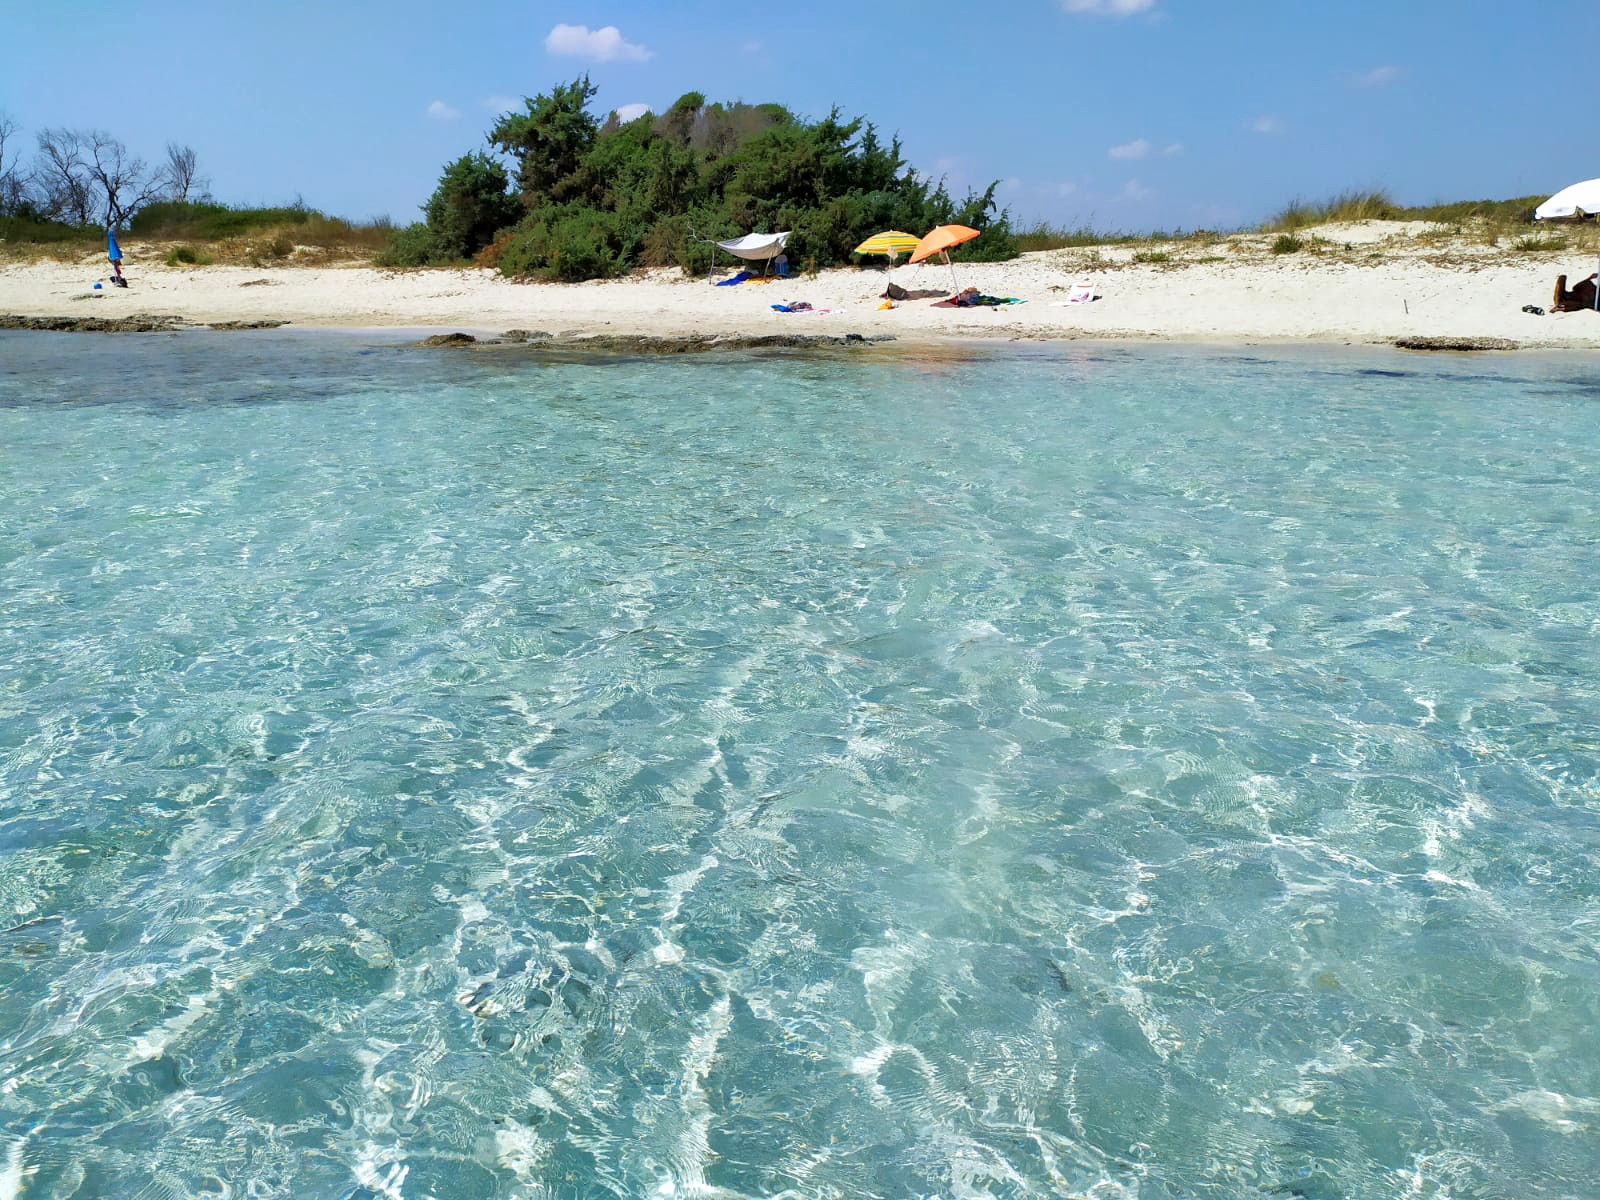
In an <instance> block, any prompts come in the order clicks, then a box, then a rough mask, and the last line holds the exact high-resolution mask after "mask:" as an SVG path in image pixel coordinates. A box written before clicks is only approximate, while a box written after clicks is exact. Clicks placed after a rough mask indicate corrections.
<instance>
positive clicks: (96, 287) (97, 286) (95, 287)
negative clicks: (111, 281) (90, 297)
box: [94, 283, 101, 292]
mask: <svg viewBox="0 0 1600 1200" xmlns="http://www.w3.org/2000/svg"><path fill="white" fill-rule="evenodd" d="M100 288H101V285H100V284H98V283H97V284H95V285H94V290H95V291H97V292H98V291H99V290H100Z"/></svg>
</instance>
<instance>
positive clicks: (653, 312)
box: [0, 222, 1600, 348]
mask: <svg viewBox="0 0 1600 1200" xmlns="http://www.w3.org/2000/svg"><path fill="white" fill-rule="evenodd" d="M1427 232H1428V231H1427V230H1426V229H1425V228H1419V227H1417V226H1415V225H1414V224H1413V225H1407V224H1404V223H1398V222H1367V223H1362V224H1359V225H1348V226H1327V227H1324V228H1322V229H1318V230H1308V231H1306V236H1307V238H1308V239H1310V238H1313V237H1314V238H1316V239H1317V241H1316V242H1315V245H1316V246H1317V250H1316V251H1315V252H1302V253H1297V254H1286V255H1272V254H1271V253H1269V252H1268V250H1267V242H1268V241H1269V240H1270V239H1266V238H1260V237H1243V236H1241V237H1234V238H1230V239H1227V240H1226V241H1225V242H1224V243H1221V244H1219V245H1216V246H1212V247H1201V248H1198V249H1197V248H1194V247H1191V246H1189V245H1187V244H1185V243H1173V244H1171V246H1170V253H1171V261H1168V262H1141V263H1136V262H1133V261H1132V259H1133V255H1134V254H1135V253H1136V250H1135V249H1133V248H1128V247H1102V248H1099V249H1098V250H1089V251H1081V250H1054V251H1041V252H1037V253H1032V254H1027V255H1024V256H1022V257H1021V258H1019V259H1016V260H1014V261H1012V262H1006V263H993V264H973V265H964V264H963V265H958V266H957V268H956V272H957V277H958V278H959V280H960V283H961V284H962V286H968V285H970V286H975V287H978V288H979V289H981V290H982V291H984V292H987V293H990V294H993V295H998V296H1018V297H1021V298H1023V299H1025V300H1026V301H1027V303H1026V304H1023V305H1016V306H1007V307H1004V308H998V309H994V308H979V309H956V308H940V307H936V306H935V301H936V299H937V298H941V297H943V296H946V295H948V293H949V292H950V290H951V274H950V271H949V270H948V268H946V267H944V266H942V265H931V264H930V265H924V266H920V267H910V266H904V265H902V266H900V267H899V268H898V269H896V270H895V271H894V272H893V278H894V280H895V281H896V282H898V283H899V284H900V285H901V286H903V287H906V288H908V289H911V290H913V291H927V292H930V293H933V292H937V293H938V296H937V297H935V296H932V295H930V296H929V297H927V298H922V299H915V300H910V301H906V302H902V303H900V304H898V305H897V306H896V307H895V308H894V309H892V310H887V311H880V310H879V309H878V308H877V306H878V304H879V303H880V300H879V299H878V296H879V293H880V292H881V291H882V290H883V287H884V283H885V279H886V275H885V273H884V272H883V271H882V270H879V269H873V270H861V269H854V268H846V269H838V270H831V271H826V272H823V273H822V274H821V275H819V276H817V277H815V278H793V279H790V280H786V281H778V282H774V283H766V284H759V285H756V284H748V283H747V284H742V285H740V286H738V287H712V286H710V285H709V283H708V281H707V280H706V279H705V278H703V277H702V278H698V279H690V278H686V277H685V276H684V275H683V274H682V273H681V272H679V271H677V270H662V271H653V272H641V273H638V274H635V275H633V276H631V277H628V278H626V279H618V280H608V281H599V282H592V283H583V284H548V283H518V282H513V281H511V280H508V279H505V278H503V277H501V276H499V275H497V274H495V273H494V272H492V271H487V270H428V271H411V272H400V271H383V270H377V269H373V268H370V267H363V266H336V267H314V266H295V265H286V266H273V267H230V266H205V267H167V266H164V265H161V263H160V261H159V260H160V257H162V256H164V254H165V249H166V248H165V247H141V246H139V245H138V244H137V243H135V244H133V245H130V246H127V247H125V249H126V250H127V251H128V253H129V261H128V263H127V264H126V267H127V272H128V275H129V277H130V279H131V281H132V286H131V287H129V288H127V289H125V290H124V289H113V288H109V287H106V288H102V289H101V290H99V291H96V290H94V289H93V284H94V283H95V282H96V281H97V280H103V279H104V278H105V263H104V260H103V259H95V258H85V259H83V260H81V261H80V262H77V263H60V262H48V261H37V262H33V263H16V262H13V263H7V264H4V265H0V313H10V314H16V315H19V316H73V317H76V316H97V317H117V316H130V315H134V314H144V313H152V314H171V315H175V316H178V317H182V318H184V319H186V320H190V321H195V322H220V321H249V320H263V319H273V320H283V321H288V322H292V323H293V324H295V325H297V326H310V327H334V328H339V327H343V328H365V327H381V326H414V327H426V328H433V329H438V330H440V331H447V330H463V331H468V332H500V331H503V330H506V329H513V328H520V329H528V330H542V331H546V332H548V333H551V334H554V335H556V336H563V335H566V336H575V335H583V334H591V333H604V334H643V335H654V336H679V335H685V334H695V333H701V334H704V333H713V334H739V335H747V334H767V333H787V332H796V333H832V334H844V333H862V334H867V335H878V334H894V335H897V336H900V337H903V338H908V339H915V340H923V339H930V338H933V339H936V338H940V337H960V338H968V337H974V336H989V337H996V338H1003V339H1050V338H1078V337H1083V338H1136V339H1158V340H1181V341H1197V342H1320V343H1355V344H1362V343H1388V342H1392V341H1394V340H1395V339H1397V338H1405V337H1461V338H1504V339H1510V340H1511V341H1514V342H1516V343H1517V344H1518V345H1519V346H1520V347H1525V348H1558V347H1559V348H1600V313H1588V312H1579V313H1563V314H1556V313H1550V314H1548V315H1545V316H1535V315H1532V314H1529V313H1525V312H1523V311H1522V307H1523V306H1524V305H1527V304H1533V305H1538V306H1540V307H1542V308H1546V309H1548V308H1549V306H1550V293H1551V287H1552V283H1553V281H1554V279H1555V276H1556V275H1557V274H1558V273H1562V272H1565V273H1566V274H1568V275H1569V276H1570V277H1571V278H1572V279H1573V280H1576V279H1578V278H1582V277H1584V276H1586V275H1587V274H1589V273H1590V272H1591V271H1592V270H1593V269H1594V263H1593V260H1592V259H1589V258H1587V257H1586V256H1584V255H1582V254H1581V253H1577V252H1567V253H1554V254H1552V253H1515V252H1511V251H1501V250H1496V249H1494V248H1491V247H1483V246H1476V245H1471V244H1468V243H1466V242H1464V241H1456V242H1451V241H1450V240H1449V239H1443V240H1441V239H1438V238H1432V239H1430V238H1429V237H1427V236H1426V235H1427ZM1145 250H1146V251H1157V252H1166V247H1165V246H1164V245H1163V244H1156V245H1153V246H1152V245H1150V244H1146V245H1145ZM1196 260H1198V261H1196ZM732 269H733V265H732V264H731V263H730V265H729V270H732ZM722 277H724V276H722V275H719V276H718V278H722ZM1086 278H1093V279H1095V280H1096V281H1097V283H1098V287H1099V292H1100V299H1098V300H1096V301H1095V302H1093V303H1092V304H1087V305H1074V306H1066V305H1063V304H1062V301H1064V300H1065V298H1066V296H1067V294H1068V290H1069V289H1070V288H1071V286H1072V285H1073V283H1074V282H1075V281H1078V280H1080V279H1086ZM789 300H805V301H808V302H810V303H811V304H812V305H814V306H815V307H816V308H818V309H823V308H828V309H833V310H835V311H834V312H831V313H827V314H819V313H810V314H803V315H796V314H783V313H777V312H774V311H772V308H771V305H772V304H774V303H779V302H783V301H789Z"/></svg>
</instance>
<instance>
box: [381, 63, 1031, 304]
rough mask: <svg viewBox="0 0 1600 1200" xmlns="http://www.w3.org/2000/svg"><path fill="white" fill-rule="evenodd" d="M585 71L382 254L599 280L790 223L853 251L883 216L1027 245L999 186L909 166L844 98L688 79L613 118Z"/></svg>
mask: <svg viewBox="0 0 1600 1200" xmlns="http://www.w3.org/2000/svg"><path fill="white" fill-rule="evenodd" d="M596 90H597V89H596V88H595V87H594V86H593V85H592V84H590V82H589V80H588V79H587V78H583V79H579V80H575V81H574V82H572V83H569V84H565V85H562V86H560V87H556V88H553V89H551V91H550V92H548V93H546V94H544V95H540V96H535V97H533V98H532V99H530V100H528V101H526V103H525V108H526V111H523V112H517V113H508V114H506V115H504V116H502V117H501V118H500V120H499V121H498V122H497V123H496V124H495V126H494V128H493V129H491V130H490V131H489V143H490V145H491V146H492V147H493V148H494V149H496V150H497V151H499V152H500V153H501V154H503V155H505V156H506V158H507V160H508V161H509V162H510V164H511V171H510V172H509V174H508V172H507V171H506V170H505V169H504V168H502V167H501V165H500V164H499V163H498V162H497V161H495V160H494V159H492V158H489V157H488V156H486V155H483V154H469V155H466V156H465V157H463V158H460V159H457V160H456V161H455V162H453V163H451V164H450V165H449V166H447V167H446V168H445V171H444V175H443V176H442V177H441V178H440V180H439V187H438V189H437V190H436V191H435V192H434V194H433V196H432V198H431V199H429V201H428V203H427V204H426V205H425V206H424V210H423V211H424V214H425V216H426V220H425V221H424V222H421V223H419V224H416V225H412V226H410V227H408V228H407V229H404V230H402V231H401V232H400V233H399V234H398V235H397V236H396V237H395V239H394V241H393V243H391V245H390V248H389V250H388V251H387V252H386V254H385V255H384V256H383V259H382V261H384V262H385V263H386V264H388V265H391V266H427V265H432V264H443V263H450V262H459V261H462V260H464V259H467V258H469V257H476V258H477V260H478V261H480V262H483V263H486V264H488V265H492V266H496V267H498V268H499V270H500V271H502V272H503V273H505V274H507V275H537V276H542V277H545V278H551V279H567V280H574V279H594V278H600V277H604V276H609V275H616V274H620V273H622V272H624V271H628V270H630V269H632V268H634V267H637V266H681V267H685V268H688V269H690V270H703V269H705V268H707V267H708V266H709V265H710V264H711V262H712V261H713V258H714V256H716V255H719V254H721V252H720V251H716V250H714V249H713V248H712V247H711V246H710V245H708V241H709V240H711V239H725V238H729V237H738V236H740V235H742V234H746V233H751V232H762V233H770V232H776V231H778V230H792V231H793V237H791V239H790V241H789V257H790V258H791V259H792V260H793V261H795V262H815V263H816V265H818V266H829V265H833V264H837V263H842V262H847V261H849V259H850V252H851V250H852V248H853V247H855V246H856V245H858V244H859V243H860V242H861V241H862V240H863V239H865V238H867V237H869V236H870V235H871V234H873V233H876V232H878V231H879V230H882V229H890V228H895V229H904V230H908V231H911V232H916V233H922V232H926V231H927V230H929V229H931V228H933V227H934V226H935V225H943V224H949V223H952V222H954V223H959V224H963V225H971V226H973V227H974V228H978V229H982V230H983V231H984V236H983V237H981V238H979V239H978V240H977V241H975V242H971V243H968V245H966V246H964V247H962V248H961V250H959V251H958V252H957V257H964V258H967V259H969V260H970V259H982V260H996V259H1005V258H1011V257H1013V256H1015V254H1016V252H1017V250H1016V246H1015V244H1014V242H1013V240H1012V237H1011V230H1010V226H1009V222H1008V219H1007V216H1006V214H1005V213H1004V212H998V213H997V212H996V210H995V203H994V188H993V187H992V186H991V187H990V188H989V189H988V190H986V191H983V192H976V193H972V194H969V195H968V196H966V197H965V198H964V199H962V200H959V201H958V200H955V199H953V198H952V197H951V196H950V195H949V193H948V192H947V191H946V190H945V188H944V186H943V185H942V184H935V183H933V182H932V181H930V180H927V179H924V178H923V177H921V176H920V175H918V174H917V173H916V172H915V171H913V170H911V169H910V168H909V167H908V166H907V165H906V162H905V159H904V158H903V157H902V155H901V148H900V143H899V140H898V139H894V140H891V141H890V142H888V143H887V144H885V143H884V142H883V141H882V140H881V139H880V138H879V137H878V134H877V131H876V130H875V129H874V128H873V126H872V125H871V124H869V123H867V122H865V121H863V120H860V119H856V120H849V121H847V120H843V119H841V117H840V115H839V113H838V110H835V111H833V112H832V113H830V114H829V115H828V116H827V117H825V118H823V119H821V120H817V121H808V120H804V119H802V118H800V117H797V116H796V115H795V114H793V113H791V112H789V111H788V110H787V109H785V108H782V107H780V106H778V105H775V104H761V105H749V104H708V103H707V102H706V99H705V97H704V96H702V95H700V94H699V93H698V92H691V93H689V94H688V95H686V96H684V97H682V98H681V99H679V100H678V102H677V103H676V104H674V105H673V106H672V107H671V108H670V109H668V110H667V111H666V112H665V113H662V114H660V115H659V116H658V115H655V114H652V113H646V114H644V115H643V116H641V117H639V118H637V119H636V120H633V121H629V122H627V123H622V122H620V121H618V120H617V118H616V115H615V114H612V115H611V117H610V118H609V119H608V120H606V121H605V122H601V121H599V120H598V119H596V117H595V116H594V114H593V113H592V112H591V111H590V109H589V102H590V101H591V100H592V99H593V98H594V95H595V92H596Z"/></svg>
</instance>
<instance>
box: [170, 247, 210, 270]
mask: <svg viewBox="0 0 1600 1200" xmlns="http://www.w3.org/2000/svg"><path fill="white" fill-rule="evenodd" d="M212 261H213V260H212V258H211V255H209V254H207V253H206V252H205V251H204V250H196V249H195V248H194V247H193V246H174V247H173V248H172V249H171V250H170V251H168V252H167V266H169V267H181V266H192V267H207V266H210V265H211V263H212Z"/></svg>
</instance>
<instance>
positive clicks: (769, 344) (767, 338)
mask: <svg viewBox="0 0 1600 1200" xmlns="http://www.w3.org/2000/svg"><path fill="white" fill-rule="evenodd" d="M521 332H524V331H521V330H511V331H509V332H508V333H507V334H506V336H505V337H504V338H496V339H495V340H493V341H488V342H479V343H478V344H477V345H478V348H479V349H485V350H492V349H495V348H501V349H504V348H505V347H507V346H523V345H526V342H534V341H537V342H538V343H540V345H539V348H540V349H541V350H561V351H568V350H573V351H596V352H600V353H604V354H704V353H707V352H709V351H715V350H794V349H809V348H815V347H825V346H865V345H870V344H872V343H873V342H889V341H893V340H894V338H893V337H892V336H882V337H866V336H864V335H862V334H859V333H852V334H847V335H845V336H843V337H836V336H829V335H826V334H807V333H768V334H707V333H691V334H685V335H683V336H680V337H655V336H652V335H648V334H632V333H600V334H594V335H592V336H588V337H573V338H553V337H551V336H550V335H549V334H540V333H531V334H529V335H528V337H527V339H526V342H524V341H523V340H521V339H518V338H516V337H514V336H513V335H514V334H517V333H521ZM454 336H457V337H460V336H464V335H460V334H457V335H454ZM422 344H423V345H424V346H431V345H466V343H465V342H444V341H440V340H438V339H435V338H429V339H428V340H427V341H425V342H423V343H422Z"/></svg>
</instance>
